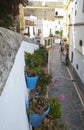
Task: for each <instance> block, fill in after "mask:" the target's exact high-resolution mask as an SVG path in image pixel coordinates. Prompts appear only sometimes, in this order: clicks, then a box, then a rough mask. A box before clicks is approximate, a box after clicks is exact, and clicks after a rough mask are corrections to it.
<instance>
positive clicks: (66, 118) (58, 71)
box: [49, 44, 84, 130]
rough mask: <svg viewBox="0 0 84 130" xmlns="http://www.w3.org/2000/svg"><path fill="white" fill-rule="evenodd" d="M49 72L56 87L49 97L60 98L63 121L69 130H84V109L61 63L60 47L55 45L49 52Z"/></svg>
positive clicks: (66, 70)
mask: <svg viewBox="0 0 84 130" xmlns="http://www.w3.org/2000/svg"><path fill="white" fill-rule="evenodd" d="M49 72H50V73H52V75H53V81H56V82H55V83H54V85H53V86H52V87H51V89H49V97H56V96H57V97H59V98H60V99H61V97H62V96H64V99H63V100H60V103H61V110H62V121H63V122H64V123H65V124H66V126H67V130H84V108H83V106H82V103H81V101H80V99H79V96H78V94H77V92H76V89H75V87H74V84H73V82H74V81H73V80H71V77H70V75H69V73H68V69H67V67H66V66H65V65H64V64H63V63H62V62H61V55H60V46H59V44H55V45H53V47H52V48H51V50H50V52H49Z"/></svg>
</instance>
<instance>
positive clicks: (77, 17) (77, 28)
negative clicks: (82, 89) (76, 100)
mask: <svg viewBox="0 0 84 130" xmlns="http://www.w3.org/2000/svg"><path fill="white" fill-rule="evenodd" d="M75 4H76V5H75ZM72 8H73V9H72ZM75 10H76V11H77V12H76V14H75ZM68 14H70V24H71V26H70V55H69V58H70V60H71V55H72V52H73V62H71V64H72V66H73V67H74V69H75V71H76V72H77V74H78V75H79V77H80V79H81V80H82V82H83V83H84V25H83V23H84V13H83V0H81V2H80V0H75V1H74V2H72V3H71V4H70V6H69V8H68ZM80 40H82V46H80ZM77 66H78V69H77Z"/></svg>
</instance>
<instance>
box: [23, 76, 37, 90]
mask: <svg viewBox="0 0 84 130" xmlns="http://www.w3.org/2000/svg"><path fill="white" fill-rule="evenodd" d="M38 78H39V76H34V77H27V76H26V77H25V79H26V85H27V88H29V89H30V90H32V89H35V87H36V84H37V81H38Z"/></svg>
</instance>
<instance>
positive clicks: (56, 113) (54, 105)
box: [49, 98, 61, 118]
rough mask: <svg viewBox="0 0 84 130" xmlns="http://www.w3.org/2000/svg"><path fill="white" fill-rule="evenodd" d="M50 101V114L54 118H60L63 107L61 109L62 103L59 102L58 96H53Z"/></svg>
mask: <svg viewBox="0 0 84 130" xmlns="http://www.w3.org/2000/svg"><path fill="white" fill-rule="evenodd" d="M49 103H50V107H51V109H50V112H49V114H50V115H51V116H52V117H53V118H60V117H61V109H60V104H59V100H58V98H51V99H50V100H49Z"/></svg>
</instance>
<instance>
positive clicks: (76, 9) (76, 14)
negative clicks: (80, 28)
mask: <svg viewBox="0 0 84 130" xmlns="http://www.w3.org/2000/svg"><path fill="white" fill-rule="evenodd" d="M75 15H77V1H76V2H75Z"/></svg>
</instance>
